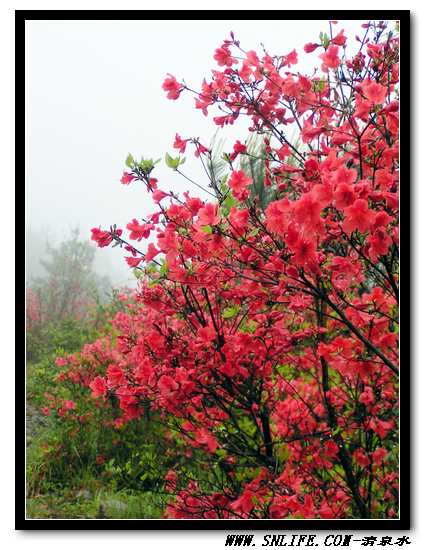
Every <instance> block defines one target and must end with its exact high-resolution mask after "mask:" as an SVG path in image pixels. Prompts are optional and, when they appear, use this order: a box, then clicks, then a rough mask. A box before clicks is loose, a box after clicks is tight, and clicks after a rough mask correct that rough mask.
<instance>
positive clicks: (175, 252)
mask: <svg viewBox="0 0 425 550" xmlns="http://www.w3.org/2000/svg"><path fill="white" fill-rule="evenodd" d="M365 35H366V36H365V39H364V40H363V41H362V44H363V47H362V49H361V51H360V52H359V53H358V54H356V56H355V57H354V58H349V57H347V54H346V50H345V48H343V46H344V45H345V43H346V40H347V38H346V36H345V35H344V33H343V31H340V32H339V33H338V34H336V35H335V36H330V37H327V38H326V39H325V38H323V37H322V38H321V40H320V41H319V42H318V43H310V44H307V45H306V46H305V48H304V50H305V51H306V52H313V51H315V50H319V52H320V53H319V55H318V59H320V61H319V63H321V67H322V71H323V73H324V74H323V73H322V74H320V73H319V74H318V73H317V71H316V72H315V73H314V75H313V76H307V75H301V74H300V73H299V72H297V71H295V70H293V69H292V66H293V65H296V64H297V60H298V58H297V53H296V52H295V51H293V52H290V53H289V54H288V55H286V56H283V57H282V56H275V57H272V56H271V55H269V54H268V53H264V52H263V55H262V56H260V55H257V54H256V53H255V52H252V51H248V52H245V51H244V50H242V49H241V48H240V46H239V43H238V42H237V41H236V40H235V39H234V37H233V35H232V36H231V40H227V41H225V42H224V44H223V45H222V46H221V47H220V48H218V49H217V50H216V51H215V54H214V59H215V60H216V61H217V63H218V65H219V67H222V70H221V71H220V70H213V71H212V78H211V81H210V82H207V81H206V80H204V81H203V83H202V85H201V89H200V91H199V93H198V94H196V98H195V99H196V107H197V108H199V109H202V111H203V113H204V114H205V115H207V114H208V111H209V110H210V109H213V108H214V107H219V108H220V109H221V114H220V115H219V116H216V117H215V118H214V122H215V123H216V124H217V125H219V126H223V125H226V124H233V123H234V122H235V121H236V120H237V119H238V118H239V117H240V116H241V115H244V116H247V117H249V119H250V121H251V125H250V132H252V133H256V134H258V135H260V136H263V137H264V135H265V136H266V139H264V147H263V149H262V152H261V154H260V155H259V154H258V152H257V153H256V152H252V151H251V150H250V149H249V146H248V145H243V144H242V143H241V142H240V141H237V142H236V144H235V146H234V148H233V151H232V153H231V154H229V155H227V157H226V155H225V158H227V159H228V162H229V170H228V177H227V179H226V178H224V179H223V180H222V181H221V182H217V180H216V179H215V176H214V174H211V175H210V181H209V182H208V183H207V185H208V192H209V193H210V194H211V191H213V192H214V195H215V199H209V202H203V201H202V200H201V199H199V198H195V197H192V196H190V195H189V193H185V194H184V195H183V197H177V196H176V195H175V194H173V193H169V194H168V199H169V200H168V201H167V206H165V201H164V203H161V201H162V199H163V198H164V197H165V196H167V194H166V193H165V192H163V191H160V190H154V188H153V187H152V186H151V184H150V176H149V174H143V173H141V172H140V171H139V172H135V171H133V172H132V173H131V174H130V175H127V176H126V177H127V179H129V178H130V177H131V178H133V177H134V179H138V180H140V181H142V182H143V183H144V184H145V186H146V189H147V192H149V193H150V194H151V196H152V198H153V201H154V203H156V211H155V212H154V213H153V214H152V215H151V216H150V217H149V218H148V220H147V221H144V222H143V223H142V224H141V223H139V222H138V221H137V220H133V221H132V222H130V223H129V224H128V225H127V229H128V230H129V231H130V239H134V240H138V241H140V240H142V239H147V238H148V237H150V236H152V234H153V235H155V238H156V239H155V244H154V243H152V242H151V243H149V244H148V245H147V253H146V255H145V257H144V259H143V261H142V258H141V257H140V258H139V257H137V258H134V257H132V258H127V261H128V263H129V264H130V265H131V266H133V267H134V266H135V265H137V266H139V267H140V268H141V270H142V272H143V277H142V279H141V281H140V287H139V289H138V292H137V293H136V294H135V301H136V304H135V305H132V307H131V308H129V310H128V313H126V314H123V313H120V314H118V315H117V317H116V318H115V320H114V327H115V329H116V333H117V334H118V335H119V336H118V337H117V339H116V342H115V344H114V342H112V340H111V342H110V344H109V346H108V352H107V353H106V354H104V357H103V359H96V361H97V363H98V368H97V370H96V373H97V374H96V376H95V377H92V378H91V379H90V377H86V378H85V384H86V385H87V386H89V387H90V388H91V391H92V393H93V396H94V397H97V398H98V399H99V402H100V403H101V402H102V400H103V399H106V396H108V395H115V397H116V398H117V399H118V402H119V406H120V409H121V411H122V417H121V419H120V420H116V421H117V422H128V421H130V420H131V419H134V418H137V417H138V416H140V415H142V414H144V406H145V404H146V402H149V403H150V405H151V407H152V409H153V410H154V411H157V413H158V415H159V416H160V417H161V419H162V421H164V422H165V421H166V422H167V423H168V425H169V426H170V429H171V430H172V432H173V433H176V434H178V435H177V436H176V438H175V441H176V445H177V441H178V444H179V445H181V444H183V445H184V447H185V453H186V456H193V457H194V463H195V464H197V467H196V469H195V470H196V473H192V474H188V472H187V471H186V470H183V469H182V470H181V471H179V469H178V468H176V470H173V471H170V472H169V474H168V475H167V476H166V479H165V480H164V487H165V488H167V490H168V491H169V492H170V494H172V495H173V498H172V500H171V501H170V504H169V506H168V509H167V515H168V516H169V517H204V518H248V517H252V518H263V517H270V518H284V517H290V518H293V517H295V518H298V517H303V518H350V517H356V518H358V517H366V518H370V517H380V518H384V517H393V516H394V515H396V514H397V501H398V497H397V491H398V485H397V471H398V463H397V453H396V452H395V450H394V449H395V447H396V444H397V432H396V429H397V388H398V352H397V342H398V329H397V325H398V309H397V308H398V96H397V84H398V65H397V54H398V38H397V34H396V33H395V32H392V33H390V34H388V35H387V36H385V38H384V37H383V33H382V26H380V27H378V26H374V25H373V24H371V25H368V26H367V28H366V30H365ZM361 56H363V57H361ZM163 88H164V90H165V91H167V93H168V97H169V98H170V99H177V98H178V97H179V95H180V93H181V92H182V90H183V86H182V85H181V84H179V83H178V82H177V81H176V80H175V78H174V77H171V76H169V77H168V78H167V79H166V80H165V82H164V84H163ZM223 111H224V114H223ZM288 127H289V130H288ZM293 128H297V129H298V131H299V135H300V139H299V140H291V139H290V137H289V136H291V134H292V132H293ZM188 141H189V140H187V139H186V140H183V139H182V138H181V137H180V136H179V135H178V134H176V139H175V143H174V146H175V147H176V148H177V149H178V150H179V151H180V153H183V152H185V149H186V144H187V142H188ZM192 141H193V143H195V144H196V143H199V142H198V141H197V140H192ZM246 143H247V144H248V143H249V142H248V141H247V142H246ZM197 152H198V154H199V148H198V149H197ZM201 153H203V154H204V155H205V156H206V158H207V159H209V160H211V152H210V151H209V150H208V149H206V148H205V151H201ZM246 157H248V161H247V162H248V164H244V159H245V158H246ZM237 159H238V162H239V165H238V166H236V165H235V166H234V165H233V163H235V164H236V160H237ZM201 160H202V159H201ZM249 162H251V164H249ZM255 162H258V164H257V165H256V166H261V167H262V168H261V169H262V173H261V175H260V176H258V174H257V173H256V171H255V170H253V169H251V168H252V166H253V163H255ZM260 163H261V164H260ZM250 166H251V168H249V167H250ZM226 182H227V183H226ZM92 233H93V236H92V238H93V239H94V240H95V241H96V242H97V243H98V244H99V246H107V245H108V244H110V243H111V242H112V237H111V234H110V233H108V232H105V231H101V230H100V229H93V230H92ZM114 239H115V240H118V241H121V243H124V244H126V241H124V240H123V239H122V238H121V237H120V236H119V235H118V236H117V235H116V234H115V236H114ZM127 244H128V243H127ZM99 365H100V366H101V365H103V366H104V372H103V374H101V375H99V374H98V372H99ZM72 373H73V374H72ZM75 373H78V376H79V377H80V378H81V377H84V376H85V374H84V368H83V367H82V365H81V364H80V365H79V364H78V361H77V362H76V364H74V365H73V366H72V367H71V368H70V374H69V376H74V377H75V376H77V375H76V374H75ZM172 437H173V436H172V435H171V432H170V438H172ZM195 458H196V460H195ZM194 472H195V471H194ZM193 476H198V477H195V478H194V477H193Z"/></svg>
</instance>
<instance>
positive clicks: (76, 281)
mask: <svg viewBox="0 0 425 550" xmlns="http://www.w3.org/2000/svg"><path fill="white" fill-rule="evenodd" d="M95 253H96V250H95V248H94V247H93V246H92V245H91V244H90V243H89V242H84V241H81V240H80V239H79V232H78V229H74V230H73V231H72V233H71V236H70V238H69V239H68V240H66V241H64V242H62V243H61V244H59V245H58V246H57V247H54V246H51V245H50V244H48V243H47V245H46V256H47V257H46V258H45V259H42V260H41V261H40V264H41V265H42V266H43V268H44V270H45V271H46V275H45V276H44V277H38V278H36V279H34V280H33V281H32V282H31V283H30V284H29V285H28V291H27V297H28V300H27V318H28V325H30V324H31V323H32V326H34V324H35V323H38V324H45V323H49V322H58V321H63V320H65V319H69V318H74V319H81V318H83V317H85V316H86V314H87V313H88V311H89V309H90V308H91V307H93V306H94V305H96V304H98V303H100V302H103V301H104V299H105V298H106V296H107V293H108V290H109V289H110V286H111V285H110V282H109V280H108V278H107V277H101V276H99V275H98V274H97V273H96V272H95V271H94V268H93V262H94V258H95Z"/></svg>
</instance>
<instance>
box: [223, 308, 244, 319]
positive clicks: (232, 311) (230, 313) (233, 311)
mask: <svg viewBox="0 0 425 550" xmlns="http://www.w3.org/2000/svg"><path fill="white" fill-rule="evenodd" d="M239 310H240V307H239V306H231V307H226V309H225V310H224V311H223V319H231V318H232V317H234V316H235V315H237V314H238V311H239Z"/></svg>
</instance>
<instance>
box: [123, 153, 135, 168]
mask: <svg viewBox="0 0 425 550" xmlns="http://www.w3.org/2000/svg"><path fill="white" fill-rule="evenodd" d="M134 164H135V162H134V158H133V155H132V154H131V153H128V155H127V158H126V159H125V165H126V166H127V167H128V168H134Z"/></svg>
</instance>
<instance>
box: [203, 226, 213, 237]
mask: <svg viewBox="0 0 425 550" xmlns="http://www.w3.org/2000/svg"><path fill="white" fill-rule="evenodd" d="M201 229H202V231H203V232H204V233H208V235H211V234H212V232H213V228H212V227H211V226H210V225H203V226H202V227H201Z"/></svg>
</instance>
